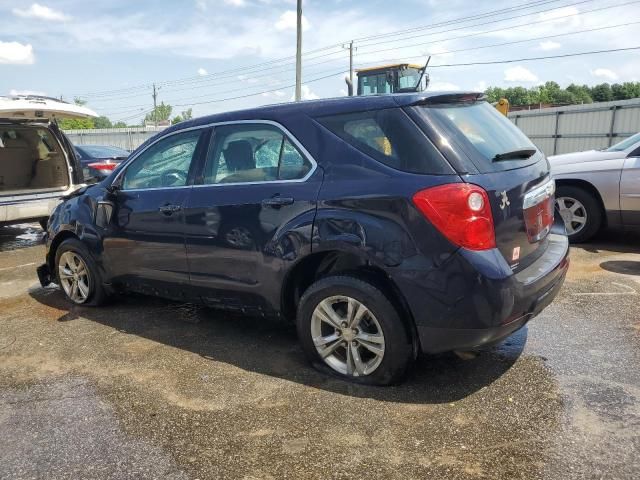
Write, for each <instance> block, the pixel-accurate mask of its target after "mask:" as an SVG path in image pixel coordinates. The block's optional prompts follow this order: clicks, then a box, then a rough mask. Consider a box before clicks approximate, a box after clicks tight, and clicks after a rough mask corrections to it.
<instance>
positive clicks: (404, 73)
mask: <svg viewBox="0 0 640 480" xmlns="http://www.w3.org/2000/svg"><path fill="white" fill-rule="evenodd" d="M420 75H421V73H420V70H419V69H417V68H407V69H405V70H401V71H400V78H398V88H399V89H400V90H404V89H411V90H413V89H415V88H416V85H418V82H419V81H420ZM418 90H422V88H420V86H418Z"/></svg>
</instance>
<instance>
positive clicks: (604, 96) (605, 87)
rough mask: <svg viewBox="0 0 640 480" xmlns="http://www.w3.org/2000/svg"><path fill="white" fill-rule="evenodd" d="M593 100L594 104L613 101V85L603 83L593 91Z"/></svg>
mask: <svg viewBox="0 0 640 480" xmlns="http://www.w3.org/2000/svg"><path fill="white" fill-rule="evenodd" d="M591 98H593V101H594V102H610V101H611V100H613V93H612V92H611V85H609V84H608V83H601V84H600V85H596V86H595V87H593V88H592V89H591Z"/></svg>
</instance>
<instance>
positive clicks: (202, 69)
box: [198, 67, 208, 76]
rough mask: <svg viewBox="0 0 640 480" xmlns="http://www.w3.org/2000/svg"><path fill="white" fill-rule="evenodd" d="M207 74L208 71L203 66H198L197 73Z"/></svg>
mask: <svg viewBox="0 0 640 480" xmlns="http://www.w3.org/2000/svg"><path fill="white" fill-rule="evenodd" d="M207 74H208V72H207V71H206V70H205V69H204V68H202V67H200V68H199V69H198V75H201V76H205V75H207Z"/></svg>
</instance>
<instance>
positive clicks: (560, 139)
mask: <svg viewBox="0 0 640 480" xmlns="http://www.w3.org/2000/svg"><path fill="white" fill-rule="evenodd" d="M509 118H510V119H511V121H512V122H514V123H515V124H516V125H517V126H518V127H519V128H520V129H521V130H522V131H523V132H524V133H526V134H527V135H528V136H529V138H530V139H531V140H532V141H533V143H535V144H536V146H537V147H538V148H540V149H541V150H542V151H543V152H544V153H545V154H547V155H556V154H561V153H570V152H579V151H583V150H593V149H598V148H606V147H609V146H611V145H613V144H614V143H617V142H619V141H620V140H622V139H624V138H626V137H628V136H630V135H634V134H636V133H638V132H639V131H640V100H639V99H632V100H620V101H615V102H602V103H591V104H584V105H568V106H565V107H553V108H544V109H541V110H520V111H517V112H510V113H509Z"/></svg>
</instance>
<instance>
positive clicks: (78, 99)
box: [73, 97, 87, 107]
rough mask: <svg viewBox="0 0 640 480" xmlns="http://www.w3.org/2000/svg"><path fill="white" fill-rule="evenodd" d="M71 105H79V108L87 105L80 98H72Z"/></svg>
mask: <svg viewBox="0 0 640 480" xmlns="http://www.w3.org/2000/svg"><path fill="white" fill-rule="evenodd" d="M73 103H75V104H76V105H79V106H81V107H84V106H85V105H86V104H87V101H86V100H84V99H82V98H80V97H74V99H73Z"/></svg>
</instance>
